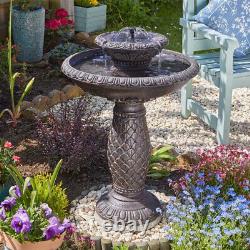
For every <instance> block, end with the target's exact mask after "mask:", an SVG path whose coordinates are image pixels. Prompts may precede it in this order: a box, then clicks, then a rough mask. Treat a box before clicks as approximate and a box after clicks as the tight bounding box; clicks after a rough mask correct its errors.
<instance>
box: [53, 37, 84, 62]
mask: <svg viewBox="0 0 250 250" xmlns="http://www.w3.org/2000/svg"><path fill="white" fill-rule="evenodd" d="M84 49H85V48H84V47H83V46H81V45H78V44H75V43H70V42H67V43H62V44H59V45H57V46H56V47H55V48H54V49H52V50H51V51H50V52H49V53H48V55H49V59H50V61H60V60H64V59H66V58H67V57H68V56H70V55H73V54H75V53H77V52H81V51H83V50H84Z"/></svg>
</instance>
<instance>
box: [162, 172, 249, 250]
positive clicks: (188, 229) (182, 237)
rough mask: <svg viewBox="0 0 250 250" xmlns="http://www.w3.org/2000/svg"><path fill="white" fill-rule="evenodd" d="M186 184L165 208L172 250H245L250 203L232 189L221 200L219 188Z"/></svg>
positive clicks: (166, 228) (247, 245)
mask: <svg viewBox="0 0 250 250" xmlns="http://www.w3.org/2000/svg"><path fill="white" fill-rule="evenodd" d="M186 181H187V183H188V185H190V186H189V187H190V188H189V189H184V190H183V191H181V192H180V193H179V196H178V198H177V199H176V198H175V197H173V198H172V199H171V201H170V202H169V204H168V205H167V208H166V213H167V218H168V226H166V227H165V230H166V232H167V236H166V237H167V238H168V239H169V240H171V242H172V243H171V245H172V249H174V250H183V249H206V250H219V249H227V250H234V249H241V250H247V249H249V248H248V247H249V245H250V235H249V232H250V231H249V228H250V209H249V206H250V201H249V200H248V199H247V198H246V197H244V196H242V195H237V194H236V192H235V190H234V188H229V189H228V190H227V191H226V194H227V197H226V198H223V197H222V195H221V194H222V192H224V190H222V185H219V186H210V185H206V184H205V183H198V184H197V185H196V186H194V185H193V184H192V183H191V182H190V178H189V176H186Z"/></svg>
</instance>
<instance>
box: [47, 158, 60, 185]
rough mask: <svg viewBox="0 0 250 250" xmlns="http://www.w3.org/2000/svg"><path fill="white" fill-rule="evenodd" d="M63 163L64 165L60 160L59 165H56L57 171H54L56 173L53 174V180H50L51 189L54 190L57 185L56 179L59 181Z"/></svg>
mask: <svg viewBox="0 0 250 250" xmlns="http://www.w3.org/2000/svg"><path fill="white" fill-rule="evenodd" d="M62 163H63V160H60V161H59V162H58V163H57V165H56V167H55V169H54V172H53V174H52V176H51V179H50V187H51V188H53V187H54V185H55V183H56V179H57V176H58V174H59V171H60V169H61V167H62Z"/></svg>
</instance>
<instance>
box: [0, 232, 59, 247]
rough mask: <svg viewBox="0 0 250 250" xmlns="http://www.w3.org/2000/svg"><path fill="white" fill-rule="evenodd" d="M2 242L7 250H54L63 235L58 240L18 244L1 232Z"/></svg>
mask: <svg viewBox="0 0 250 250" xmlns="http://www.w3.org/2000/svg"><path fill="white" fill-rule="evenodd" d="M1 237H2V242H3V244H4V245H5V247H6V248H7V249H8V250H38V249H39V250H56V249H58V248H59V247H60V246H61V245H62V243H63V239H64V234H63V235H61V237H60V238H59V239H55V240H47V241H40V242H35V243H33V242H24V243H22V244H21V243H20V242H19V241H17V240H16V239H14V238H12V237H10V236H9V235H7V234H5V233H3V232H1Z"/></svg>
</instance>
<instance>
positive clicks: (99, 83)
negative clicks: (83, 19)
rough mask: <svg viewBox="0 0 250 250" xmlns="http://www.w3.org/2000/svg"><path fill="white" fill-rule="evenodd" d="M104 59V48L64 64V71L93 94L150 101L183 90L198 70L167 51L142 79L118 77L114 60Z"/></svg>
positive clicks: (181, 57)
mask: <svg viewBox="0 0 250 250" xmlns="http://www.w3.org/2000/svg"><path fill="white" fill-rule="evenodd" d="M105 58H106V57H105V56H104V54H103V51H102V49H94V50H89V51H84V52H80V53H77V54H74V55H72V56H70V57H68V58H67V59H66V60H65V61H64V62H63V64H62V72H63V73H64V74H65V75H67V76H68V77H69V78H71V79H73V80H75V81H77V82H78V84H79V85H80V86H81V87H82V88H83V89H84V90H85V91H88V92H90V93H92V94H93V95H97V96H101V97H105V98H108V99H111V100H121V101H124V100H141V101H148V100H150V99H152V98H156V97H160V96H162V95H165V94H169V93H171V92H173V91H175V90H177V89H179V88H181V87H182V86H183V85H184V84H185V83H186V82H187V81H188V80H190V79H191V78H192V77H194V76H196V75H197V73H198V71H199V66H198V64H197V63H196V62H195V61H194V60H192V59H190V58H188V57H186V56H184V55H182V54H181V53H178V52H173V51H168V50H164V51H162V52H161V55H160V56H159V55H158V56H155V57H154V58H153V59H152V60H151V63H150V66H149V67H148V68H147V69H146V70H145V71H144V72H143V76H141V77H140V76H137V77H126V76H117V75H116V74H114V72H115V70H114V68H115V67H114V63H113V61H112V60H111V59H109V58H106V59H105Z"/></svg>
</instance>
